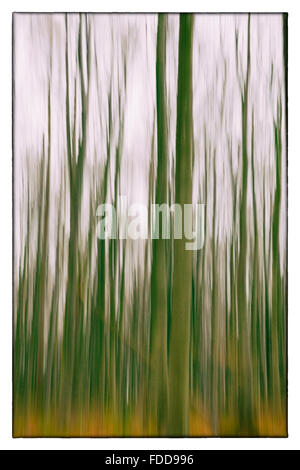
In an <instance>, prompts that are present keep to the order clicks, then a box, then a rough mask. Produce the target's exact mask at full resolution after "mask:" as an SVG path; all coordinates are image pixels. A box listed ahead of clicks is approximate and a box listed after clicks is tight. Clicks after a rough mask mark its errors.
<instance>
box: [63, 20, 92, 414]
mask: <svg viewBox="0 0 300 470" xmlns="http://www.w3.org/2000/svg"><path fill="white" fill-rule="evenodd" d="M82 28H83V26H82V15H80V21H79V31H78V55H77V59H78V66H79V78H80V91H81V139H79V141H78V155H77V159H76V154H75V146H74V147H73V148H72V152H71V148H70V146H71V142H70V135H71V130H70V126H71V124H70V119H69V104H68V103H69V96H68V92H69V85H68V82H69V72H68V28H67V20H66V55H65V66H66V95H67V96H66V129H67V149H68V161H69V185H70V238H69V250H68V278H67V288H66V303H65V320H64V332H63V360H64V369H63V379H64V380H63V384H64V385H63V389H62V393H63V394H64V398H63V403H61V405H62V406H66V410H67V411H66V413H65V415H66V418H67V419H68V417H70V413H71V407H72V395H74V393H73V391H74V392H75V393H76V388H74V390H73V380H74V378H75V374H76V373H77V372H76V371H75V370H74V368H76V367H77V365H76V364H75V355H76V348H78V342H80V336H81V334H82V309H81V308H80V295H79V288H78V279H79V277H78V276H79V274H80V273H79V271H80V266H79V239H78V238H79V237H78V236H79V221H80V208H81V196H82V181H83V166H84V161H85V157H86V145H87V119H88V103H89V77H90V60H91V57H90V56H91V47H90V27H89V28H88V25H87V21H86V30H87V34H86V36H87V37H86V48H87V51H86V58H85V61H86V66H87V89H86V90H85V86H84V77H83V67H84V65H83V64H84V53H83V49H82ZM75 93H76V91H75ZM73 127H74V128H73V133H75V127H76V122H74V123H73ZM73 135H74V134H73ZM70 157H71V158H70Z"/></svg>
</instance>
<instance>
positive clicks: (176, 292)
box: [168, 14, 194, 436]
mask: <svg viewBox="0 0 300 470" xmlns="http://www.w3.org/2000/svg"><path fill="white" fill-rule="evenodd" d="M193 22H194V18H193V15H190V14H181V15H180V31H179V63H178V92H177V127H176V177H175V203H177V204H180V205H181V207H182V209H183V208H184V207H183V205H184V204H191V203H192V148H193V145H192V136H193V80H192V78H193V77H192V72H193V67H192V64H193V60H192V59H193ZM191 285H192V252H191V251H187V250H186V249H185V239H184V237H182V239H174V272H173V294H172V314H171V326H170V328H171V331H170V359H169V368H170V404H169V419H168V424H169V426H168V428H169V429H168V432H169V434H170V435H173V436H183V435H187V434H188V433H189V406H190V404H189V350H190V313H191Z"/></svg>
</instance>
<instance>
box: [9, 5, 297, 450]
mask: <svg viewBox="0 0 300 470" xmlns="http://www.w3.org/2000/svg"><path fill="white" fill-rule="evenodd" d="M105 3H106V2H105ZM142 3H143V7H142V6H141V2H140V1H137V0H135V1H127V2H121V1H112V0H111V1H110V2H107V6H106V8H105V6H104V5H103V3H102V2H99V0H97V1H90V0H85V1H84V2H80V1H77V0H72V1H64V0H59V1H57V0H51V1H49V0H44V1H43V2H40V1H26V2H24V1H11V2H2V3H1V12H0V48H1V56H0V57H1V61H0V64H1V75H0V77H1V87H0V107H1V108H0V109H1V112H0V118H1V125H0V131H1V140H0V142H1V146H0V221H1V233H0V236H1V239H0V267H1V269H0V294H1V295H0V300H1V309H0V449H1V450H6V449H34V450H36V449H39V450H42V449H70V450H72V449H74V450H79V449H85V450H88V449H105V450H109V449H113V450H115V451H116V450H118V449H120V450H121V449H177V450H179V449H180V450H181V449H182V450H184V449H199V450H200V449H205V450H208V449H213V450H217V449H234V450H238V449H274V450H279V449H286V450H288V449H298V450H299V449H300V431H299V426H300V365H299V362H300V347H299V346H300V321H299V319H300V312H299V290H300V282H299V265H298V262H299V260H300V256H299V241H300V230H299V228H300V223H299V218H300V211H299V206H298V204H299V202H300V192H299V190H300V181H299V180H298V178H299V169H300V152H299V150H300V145H299V142H300V140H299V133H300V122H299V110H300V103H299V90H300V63H299V60H300V59H299V58H300V54H299V46H300V7H299V6H297V4H298V2H295V1H291V0H286V1H276V0H273V2H271V3H270V2H266V1H264V0H259V1H257V0H252V1H251V2H243V3H242V2H240V1H227V2H224V1H223V2H222V1H213V0H211V1H210V2H209V3H207V2H204V3H203V6H204V7H205V9H204V10H200V9H199V8H201V2H199V0H197V1H189V0H185V1H182V2H180V1H176V0H175V1H174V0H173V1H162V0H160V1H157V0H154V1H153V0H152V1H151V2H146V1H144V2H142ZM245 3H246V4H245ZM298 5H299V4H298ZM225 6H226V7H227V8H226V9H225ZM99 7H101V11H103V12H105V11H107V12H110V11H115V12H117V11H132V12H135V11H136V12H147V11H148V12H151V11H154V12H157V11H168V12H179V11H193V12H201V11H202V12H206V11H209V12H248V11H252V12H288V13H289V18H288V26H289V38H288V42H289V51H288V54H289V55H288V60H289V85H288V92H289V103H288V106H289V138H288V140H289V142H288V143H289V146H288V174H289V217H288V219H289V227H288V232H289V236H288V242H289V259H288V270H289V302H288V305H289V308H288V327H289V328H288V335H289V336H288V343H289V345H288V346H289V347H288V354H289V357H288V364H289V377H288V378H289V382H288V384H289V387H288V388H289V393H288V398H289V419H288V423H289V438H287V439H272V438H268V439H262V438H261V439H256V438H253V439H231V438H230V439H220V438H216V439H195V438H190V439H167V438H164V439H152V438H151V439H150V438H149V439H138V438H134V439H126V438H123V439H117V438H116V439H12V437H11V435H12V420H11V417H12V341H11V340H12V145H11V142H12V119H11V111H12V106H11V89H12V88H11V85H12V80H11V79H12V76H11V63H12V54H11V51H12V48H11V44H12V37H11V32H12V12H13V11H29V12H30V11H33V12H36V11H49V12H52V11H93V12H96V11H100V10H99ZM270 7H271V9H270ZM24 86H26V84H24Z"/></svg>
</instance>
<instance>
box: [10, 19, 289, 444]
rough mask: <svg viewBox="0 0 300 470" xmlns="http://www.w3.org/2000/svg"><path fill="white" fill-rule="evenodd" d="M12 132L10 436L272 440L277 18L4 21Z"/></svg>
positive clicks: (278, 284) (280, 337)
mask: <svg viewBox="0 0 300 470" xmlns="http://www.w3.org/2000/svg"><path fill="white" fill-rule="evenodd" d="M13 126H14V132H13V135H14V138H13V140H14V141H13V154H14V155H13V182H14V184H13V188H14V189H13V199H14V241H13V243H14V285H13V292H14V301H13V304H14V305H13V326H14V335H13V435H14V437H24V436H26V437H30V436H31V437H34V436H35V437H37V436H38V437H42V436H44V437H50V436H54V437H59V436H69V437H91V436H94V437H105V436H136V437H138V436H145V437H146V436H153V437H155V436H170V437H176V436H177V437H179V436H198V437H203V436H207V437H208V436H234V437H238V436H286V435H287V422H286V407H287V354H286V347H287V338H286V336H287V332H286V324H287V240H286V238H287V236H286V235H287V234H286V231H287V210H286V208H287V196H286V192H287V15H286V14H162V13H160V14H128V15H127V14H108V15H107V14H71V13H70V14H16V13H15V14H14V18H13ZM123 196H126V198H127V199H128V201H129V203H131V204H134V203H141V204H144V205H146V206H147V207H150V206H151V204H158V205H160V204H168V205H171V204H178V205H179V206H180V207H184V205H187V204H201V205H203V212H204V214H203V216H204V228H203V239H204V242H203V246H202V245H201V249H198V250H194V251H191V250H186V242H187V241H188V240H187V239H186V238H185V236H183V237H182V238H178V237H176V236H174V230H172V225H171V233H170V237H169V238H164V237H163V236H162V233H161V231H162V228H161V226H160V228H159V236H158V237H156V238H152V237H151V230H152V229H153V221H151V220H150V215H149V221H148V222H149V223H148V227H149V228H148V230H149V236H148V237H147V238H146V239H140V240H132V239H130V238H122V237H118V236H116V237H115V238H109V237H106V238H101V237H99V236H97V223H98V222H99V220H98V219H99V218H98V217H97V207H98V206H99V205H101V204H105V203H109V204H112V205H114V207H115V208H116V211H117V212H118V209H119V208H118V204H120V203H121V201H122V197H123ZM149 214H150V212H149ZM171 217H173V215H171ZM117 230H118V231H119V228H118V226H117Z"/></svg>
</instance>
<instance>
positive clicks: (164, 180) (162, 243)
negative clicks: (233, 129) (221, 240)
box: [150, 14, 168, 434]
mask: <svg viewBox="0 0 300 470" xmlns="http://www.w3.org/2000/svg"><path fill="white" fill-rule="evenodd" d="M166 29H167V16H166V15H165V14H160V15H159V16H158V27H157V46H156V105H157V175H156V190H155V203H156V204H158V205H160V204H165V203H167V197H168V196H167V190H168V132H167V96H166V95H167V93H166ZM157 222H158V223H159V238H158V239H153V241H152V272H151V333H150V335H151V337H150V390H151V396H150V400H151V404H152V407H153V413H154V415H155V418H156V419H155V420H156V422H157V425H158V433H159V434H160V432H161V430H162V426H163V424H164V423H165V421H166V412H167V395H168V383H167V374H168V370H167V259H166V243H167V241H166V240H164V239H163V238H162V226H163V223H162V222H163V221H162V220H158V221H156V223H157Z"/></svg>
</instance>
